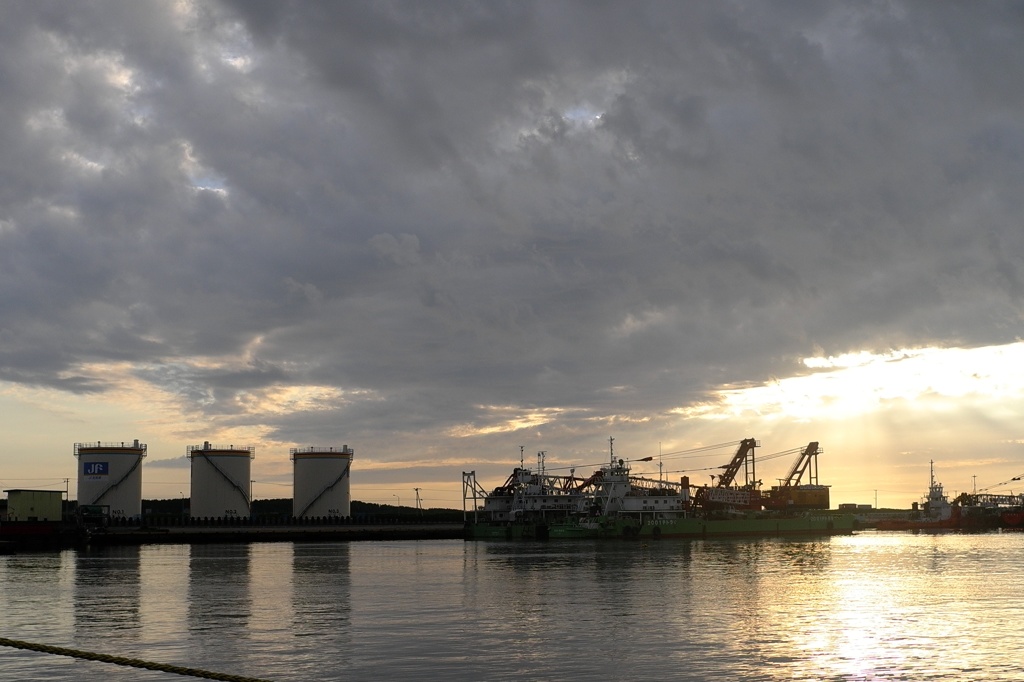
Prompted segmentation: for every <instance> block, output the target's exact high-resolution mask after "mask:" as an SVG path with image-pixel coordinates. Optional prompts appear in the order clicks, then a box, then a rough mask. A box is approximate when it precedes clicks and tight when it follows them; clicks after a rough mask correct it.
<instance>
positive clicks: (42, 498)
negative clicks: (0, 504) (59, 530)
mask: <svg viewBox="0 0 1024 682" xmlns="http://www.w3.org/2000/svg"><path fill="white" fill-rule="evenodd" d="M4 492H5V493H7V520H8V521H61V520H62V519H63V507H64V491H63V490H22V489H20V488H19V489H13V490H5V491H4Z"/></svg>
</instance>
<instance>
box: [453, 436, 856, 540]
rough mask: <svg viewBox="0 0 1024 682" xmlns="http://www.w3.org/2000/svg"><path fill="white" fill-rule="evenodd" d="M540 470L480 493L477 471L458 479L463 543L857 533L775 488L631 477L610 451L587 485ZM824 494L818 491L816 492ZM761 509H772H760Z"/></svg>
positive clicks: (519, 473)
mask: <svg viewBox="0 0 1024 682" xmlns="http://www.w3.org/2000/svg"><path fill="white" fill-rule="evenodd" d="M817 445H818V444H817V443H811V444H810V446H808V448H807V449H806V450H805V451H804V452H803V453H801V460H800V461H801V462H803V461H807V458H809V457H814V456H816V454H817V452H818V450H817ZM755 446H756V441H754V440H753V439H747V440H744V441H741V444H740V448H739V450H738V451H737V454H736V455H735V456H734V457H733V460H732V462H730V464H729V465H726V466H725V467H722V469H724V470H725V472H726V474H728V473H729V472H732V473H733V474H735V472H736V471H738V470H739V468H740V466H742V465H743V463H744V462H746V461H747V460H748V458H750V460H751V461H750V464H751V465H752V457H753V448H754V447H755ZM542 454H543V453H542ZM649 459H650V458H648V460H649ZM538 464H539V466H538V470H537V471H532V470H530V469H527V468H525V467H518V468H516V469H515V470H514V471H513V473H512V475H511V476H509V478H508V479H507V480H506V481H505V483H504V484H503V485H501V486H498V487H497V488H495V489H493V490H491V491H486V490H485V489H483V488H482V487H480V486H479V484H478V483H477V482H476V475H475V472H464V473H463V499H464V500H465V501H466V503H467V505H468V506H471V509H467V510H466V511H467V514H466V538H467V539H471V540H487V539H504V540H546V539H588V538H589V539H600V538H624V539H629V538H652V539H653V538H670V537H677V538H695V539H700V538H717V537H730V536H737V537H738V536H799V535H835V534H843V533H851V532H853V530H854V526H855V518H854V516H853V515H850V514H839V513H835V512H830V511H828V509H827V508H818V509H799V508H794V507H793V506H787V505H781V504H779V501H780V500H781V499H782V498H781V495H782V493H779V492H777V491H778V490H779V489H778V488H775V489H773V492H774V493H775V496H774V498H769V499H768V500H762V498H761V495H760V492H759V491H757V490H756V489H755V488H754V486H752V485H750V484H747V485H743V486H731V485H729V483H731V477H730V478H729V479H726V478H725V476H723V477H722V478H721V479H720V482H721V481H723V480H727V483H726V484H725V485H720V486H717V487H715V488H708V487H706V486H704V487H700V488H694V489H692V490H691V486H690V484H689V479H688V478H687V477H685V476H684V477H682V478H681V479H680V480H679V481H678V482H674V481H666V480H660V479H649V478H644V477H641V476H634V475H632V474H631V473H630V467H629V465H628V464H627V463H626V462H624V461H623V460H621V459H619V460H616V459H615V456H614V451H612V452H611V455H610V461H609V463H608V464H607V465H605V466H602V467H601V468H600V469H599V470H597V471H595V472H594V474H593V475H592V476H590V477H589V478H577V477H575V476H574V475H573V473H572V472H570V474H569V475H568V476H561V475H552V474H549V473H547V472H546V471H545V470H544V464H543V458H541V459H540V460H539V462H538ZM751 469H752V466H751ZM797 469H798V467H797V466H794V471H796V470H797ZM792 477H793V473H792V472H791V478H792ZM797 480H798V479H797ZM783 487H784V488H785V487H786V486H783ZM821 488H823V486H817V485H816V484H815V489H816V490H820V489H821ZM818 497H819V498H820V495H819V496H818ZM826 499H827V498H826ZM766 501H767V502H774V504H764V503H765V502H766ZM826 504H827V503H826ZM762 506H769V507H773V509H769V510H762V509H761V507H762Z"/></svg>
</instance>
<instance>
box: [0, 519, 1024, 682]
mask: <svg viewBox="0 0 1024 682" xmlns="http://www.w3.org/2000/svg"><path fill="white" fill-rule="evenodd" d="M1022 557H1024V534H1021V533H985V534H970V535H968V534H954V533H945V534H920V535H915V534H909V533H881V532H876V531H865V532H862V533H857V534H855V535H852V536H841V537H834V538H821V539H814V540H782V539H768V540H764V539H760V540H719V541H668V540H665V541H660V542H650V543H639V542H619V541H610V542H570V543H554V542H548V543H498V542H468V543H467V542H462V541H447V540H434V541H409V542H353V543H332V544H291V543H269V544H251V545H196V546H188V545H175V546H156V545H151V546H144V547H131V548H109V549H104V550H101V551H65V552H61V553H51V554H45V553H41V554H20V555H15V556H4V557H0V595H2V599H3V612H2V619H3V620H2V626H0V632H2V633H3V634H2V636H3V637H6V638H11V639H18V640H26V641H31V642H38V643H44V644H49V645H55V646H63V647H70V648H75V649H84V650H88V651H95V652H100V653H106V654H113V655H118V656H125V657H132V658H140V659H145V660H148V661H155V662H161V663H169V664H173V665H179V666H186V667H192V668H200V669H205V670H211V671H216V672H221V673H230V674H235V675H245V676H251V677H259V678H265V679H270V680H281V681H284V680H378V679H385V680H391V681H395V680H424V679H428V680H430V679H437V680H511V679H516V680H571V679H572V680H574V679H592V680H598V679H599V680H689V679H693V680H723V681H724V680H737V679H743V680H791V679H795V680H1021V679H1024V657H1022V656H1021V655H1020V651H1019V646H1018V644H1017V640H1018V636H1019V634H1018V633H1019V627H1018V623H1019V619H1020V616H1021V613H1022V606H1024V576H1022V572H1021V563H1022V562H1021V559H1022ZM0 679H4V680H8V679H9V680H15V679H20V680H163V681H167V682H170V681H172V680H183V679H187V678H184V677H180V676H178V675H174V674H170V673H164V672H154V671H145V670H139V669H132V668H122V667H117V666H114V665H110V664H105V663H98V662H87V661H80V660H74V659H70V658H64V657H59V656H51V655H47V654H42V653H35V652H29V651H22V650H16V649H6V648H0Z"/></svg>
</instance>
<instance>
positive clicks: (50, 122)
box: [0, 1, 1024, 441]
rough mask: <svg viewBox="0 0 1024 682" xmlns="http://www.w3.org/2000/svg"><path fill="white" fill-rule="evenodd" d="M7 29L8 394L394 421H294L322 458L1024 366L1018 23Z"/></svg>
mask: <svg viewBox="0 0 1024 682" xmlns="http://www.w3.org/2000/svg"><path fill="white" fill-rule="evenodd" d="M179 8H185V9H186V10H187V11H184V12H179V11H178V9H179ZM0 15H2V20H0V37H2V40H0V86H2V88H0V116H2V120H3V124H2V126H0V143H2V145H3V148H4V149H5V152H4V163H3V164H2V167H0V287H2V289H0V291H2V294H0V342H2V345H0V377H2V378H3V379H5V380H8V381H14V382H25V383H30V384H36V385H48V386H57V387H61V388H64V389H66V390H72V391H93V390H99V389H101V388H102V385H101V384H98V383H97V381H96V379H94V378H90V377H86V376H84V374H82V372H81V371H80V370H79V367H80V365H81V363H86V362H101V361H110V360H118V361H127V362H132V363H137V364H138V365H139V369H138V370H137V375H138V376H141V377H144V378H146V379H147V380H150V381H152V382H153V383H154V384H155V385H159V386H163V387H165V388H168V389H169V390H172V391H173V392H175V393H178V394H179V395H182V396H187V397H188V399H189V401H190V402H191V403H192V404H193V405H195V406H198V408H199V409H202V410H204V411H206V412H208V413H209V414H225V413H230V412H231V411H232V410H234V409H235V408H234V407H233V406H232V401H231V400H230V397H231V396H232V395H235V394H237V393H238V392H239V391H247V390H256V389H259V388H263V387H272V386H283V385H288V384H308V385H316V386H334V387H338V388H340V389H343V390H345V391H356V390H358V391H363V392H365V394H366V395H372V396H373V400H367V401H362V402H360V401H355V400H353V401H351V402H343V403H342V404H339V405H338V406H337V410H336V411H325V412H313V413H308V414H307V413H302V414H295V415H290V416H285V417H269V416H268V417H266V419H267V420H270V422H271V423H272V425H276V426H277V427H278V428H279V429H280V431H279V432H278V435H279V436H280V437H281V438H283V439H287V440H299V441H303V440H308V441H321V440H323V438H318V437H314V436H315V434H316V433H323V432H324V430H329V429H331V428H334V429H337V430H338V431H341V430H342V427H340V426H337V424H339V423H341V422H342V421H343V422H344V425H345V426H344V429H345V432H346V433H351V432H352V429H353V428H356V427H353V426H352V425H353V424H359V425H360V426H359V427H358V428H359V429H365V431H366V432H367V434H369V433H370V432H377V433H383V432H386V431H388V430H390V431H391V432H408V433H409V434H421V433H430V432H432V430H433V433H434V434H435V435H436V433H437V430H438V429H440V430H443V429H444V428H447V427H453V426H459V425H479V426H483V425H485V424H484V423H485V422H486V420H487V418H488V417H487V416H486V415H485V413H483V412H481V406H493V405H522V406H528V407H562V408H566V409H569V410H572V411H573V412H572V414H574V415H577V416H579V418H583V417H584V416H588V417H600V416H601V415H605V416H607V415H625V414H631V413H632V414H637V415H640V414H658V413H662V412H664V411H665V410H668V409H670V408H672V407H677V406H679V405H682V404H686V403H687V402H690V401H692V400H696V399H699V398H700V397H701V396H702V395H703V392H704V391H706V390H707V389H708V388H711V387H714V386H718V385H721V384H740V383H743V382H757V381H761V380H764V379H765V378H767V377H770V376H773V375H777V374H780V373H781V374H785V373H787V372H792V371H794V362H795V360H796V359H798V358H800V357H803V356H805V355H808V354H811V353H813V352H815V349H823V350H824V351H825V352H828V353H841V352H844V351H847V350H856V349H860V348H876V349H880V350H885V349H888V348H890V347H900V346H903V345H923V344H933V343H937V344H953V343H963V344H967V345H971V344H991V343H1001V342H1006V341H1009V340H1013V339H1014V338H1016V337H1017V336H1019V335H1020V322H1021V313H1022V293H1024V284H1022V282H1024V272H1022V262H1021V254H1024V230H1022V229H1021V224H1020V222H1021V219H1020V216H1021V215H1022V211H1021V209H1022V208H1024V207H1022V198H1021V193H1020V191H1019V188H1020V186H1021V180H1022V176H1024V124H1022V123H1021V119H1020V116H1019V112H1020V111H1021V110H1024V87H1022V86H1021V83H1024V74H1022V73H1021V69H1022V68H1024V67H1022V65H1024V40H1022V38H1024V35H1022V33H1024V13H1022V10H1021V9H1020V6H1019V5H1017V4H1015V3H999V2H989V3H971V4H970V5H965V4H959V3H932V2H907V3H888V2H887V3H858V4H855V5H851V4H848V3H823V2H808V3H798V2H779V3H700V4H692V3H684V4H680V3H659V2H647V3H593V2H585V3H571V2H564V3H530V2H515V3H501V2H481V3H476V2H462V3H454V2H445V3H401V2H361V3H297V2H270V1H268V2H246V1H240V2H226V3H224V4H222V5H216V4H199V5H198V6H196V7H191V8H190V7H188V5H186V4H173V3H131V2H97V3H89V4H84V3H83V4H77V5H75V6H74V7H73V8H71V7H69V6H67V5H66V4H64V3H33V4H31V5H26V4H15V5H10V6H5V7H4V8H3V9H2V10H0ZM195 356H203V357H212V358H216V357H243V356H244V357H245V361H244V363H243V365H244V367H245V368H244V369H241V370H233V369H210V370H207V369H196V368H194V367H191V366H190V364H189V360H190V358H192V357H195ZM232 366H234V365H232ZM246 418H249V417H245V416H240V417H239V419H240V420H244V419H246ZM331 423H333V424H334V425H335V426H333V427H332V426H330V424H331ZM307 435H309V437H308V438H307V437H306V436H307ZM368 437H369V436H368ZM380 437H381V438H382V439H383V438H384V436H380Z"/></svg>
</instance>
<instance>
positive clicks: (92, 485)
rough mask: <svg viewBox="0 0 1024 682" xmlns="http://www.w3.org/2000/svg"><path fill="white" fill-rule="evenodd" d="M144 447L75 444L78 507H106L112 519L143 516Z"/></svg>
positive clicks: (140, 444)
mask: <svg viewBox="0 0 1024 682" xmlns="http://www.w3.org/2000/svg"><path fill="white" fill-rule="evenodd" d="M145 456H146V444H145V443H140V442H139V441H138V440H134V441H132V442H130V443H124V442H121V443H103V442H100V441H93V442H91V443H75V457H77V458H78V504H79V506H81V505H102V506H105V507H108V508H109V510H110V515H111V516H112V517H128V518H138V517H140V516H141V515H142V460H143V458H144V457H145Z"/></svg>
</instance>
